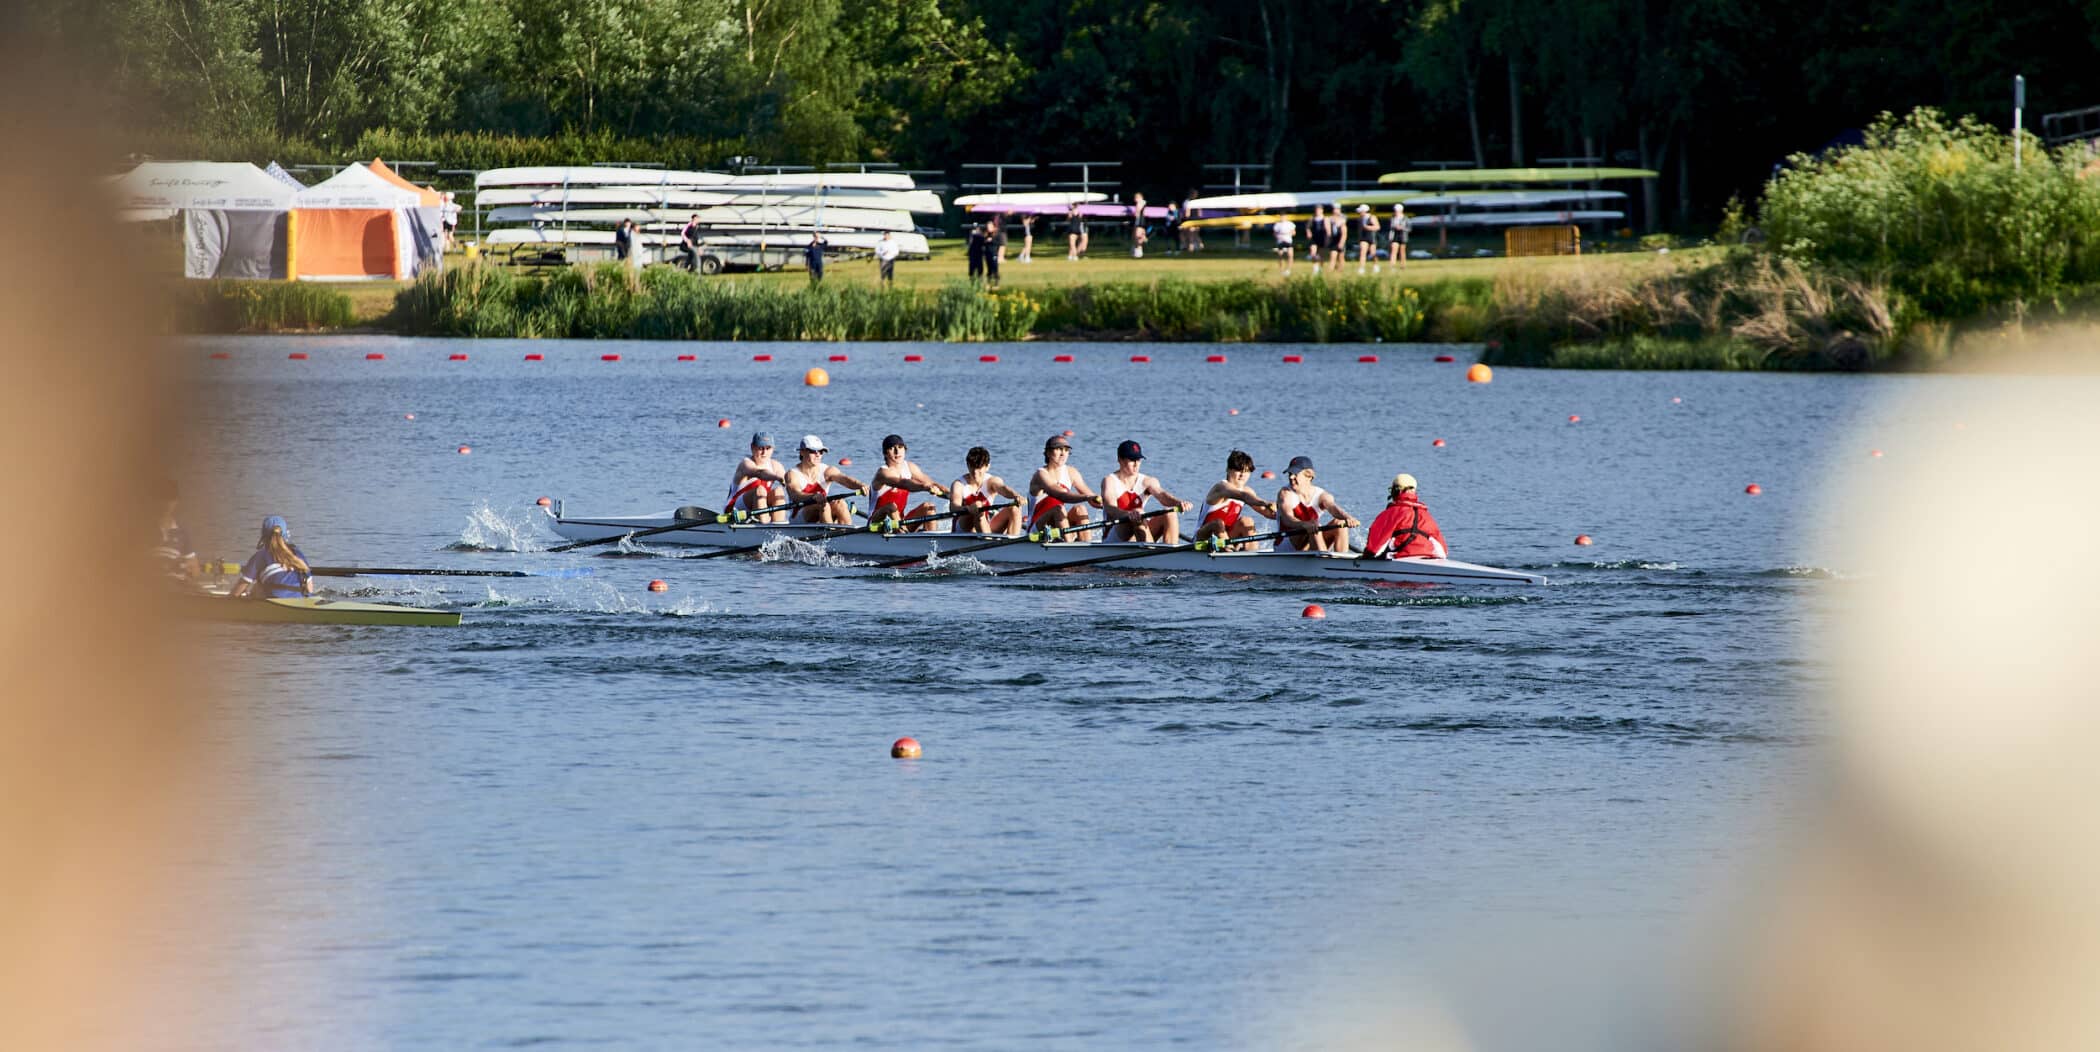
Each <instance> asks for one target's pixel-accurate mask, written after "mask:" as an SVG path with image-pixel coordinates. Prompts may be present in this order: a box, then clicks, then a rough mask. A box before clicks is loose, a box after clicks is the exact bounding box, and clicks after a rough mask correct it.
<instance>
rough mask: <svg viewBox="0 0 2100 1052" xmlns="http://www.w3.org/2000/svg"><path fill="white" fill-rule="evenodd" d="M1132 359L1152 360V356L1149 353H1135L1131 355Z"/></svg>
mask: <svg viewBox="0 0 2100 1052" xmlns="http://www.w3.org/2000/svg"><path fill="white" fill-rule="evenodd" d="M1130 360H1131V361H1133V362H1149V361H1151V360H1152V356H1151V355H1149V354H1133V355H1131V356H1130Z"/></svg>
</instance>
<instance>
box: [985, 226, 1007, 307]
mask: <svg viewBox="0 0 2100 1052" xmlns="http://www.w3.org/2000/svg"><path fill="white" fill-rule="evenodd" d="M1005 219H1006V217H1005V216H993V217H992V223H991V226H989V227H987V228H986V229H985V232H984V282H985V284H986V285H989V286H991V287H992V288H995V289H996V288H998V287H999V264H1000V262H1001V260H1002V257H1004V256H1005V254H1006V231H1005V226H1006V223H1005Z"/></svg>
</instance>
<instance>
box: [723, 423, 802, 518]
mask: <svg viewBox="0 0 2100 1052" xmlns="http://www.w3.org/2000/svg"><path fill="white" fill-rule="evenodd" d="M786 481H787V466H786V465H784V464H782V463H780V462H779V461H777V460H774V459H773V436H772V435H769V434H767V433H765V432H764V431H760V432H759V433H757V434H755V435H752V436H751V455H750V456H747V457H745V458H744V459H742V460H739V461H737V464H736V473H735V474H733V475H731V476H729V499H728V500H727V501H725V502H723V504H722V510H723V511H727V512H731V513H734V512H738V511H743V512H749V513H752V519H753V520H754V521H758V522H786V521H787V515H786V513H784V512H771V513H768V512H766V509H767V508H773V507H778V506H779V505H782V504H786V503H787V502H788V501H787V487H786V485H785V483H786Z"/></svg>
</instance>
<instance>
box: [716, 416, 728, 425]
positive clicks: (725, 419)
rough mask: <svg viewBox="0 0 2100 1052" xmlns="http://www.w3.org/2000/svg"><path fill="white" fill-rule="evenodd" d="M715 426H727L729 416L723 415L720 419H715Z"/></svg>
mask: <svg viewBox="0 0 2100 1052" xmlns="http://www.w3.org/2000/svg"><path fill="white" fill-rule="evenodd" d="M715 426H716V427H728V426H729V418H728V417H726V416H725V417H723V418H722V419H720V420H717V421H715Z"/></svg>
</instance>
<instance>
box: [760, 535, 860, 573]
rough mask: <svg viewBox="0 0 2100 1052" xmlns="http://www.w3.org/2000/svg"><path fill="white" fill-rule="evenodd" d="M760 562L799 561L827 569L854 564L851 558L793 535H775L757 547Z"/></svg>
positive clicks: (841, 567) (806, 564) (805, 564)
mask: <svg viewBox="0 0 2100 1052" xmlns="http://www.w3.org/2000/svg"><path fill="white" fill-rule="evenodd" d="M758 559H759V561H760V562H768V563H801V564H803V565H804V566H822V567H826V568H828V569H843V568H845V567H848V566H852V565H854V562H853V560H851V559H848V558H846V557H845V556H842V555H837V554H834V553H833V552H832V551H831V550H830V549H828V548H826V547H824V546H823V545H821V544H811V543H809V542H808V541H804V540H797V539H795V538H793V537H775V538H773V539H772V540H770V541H767V542H766V543H765V544H763V545H761V546H760V547H759V549H758Z"/></svg>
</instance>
